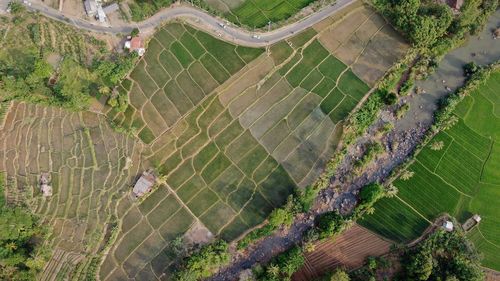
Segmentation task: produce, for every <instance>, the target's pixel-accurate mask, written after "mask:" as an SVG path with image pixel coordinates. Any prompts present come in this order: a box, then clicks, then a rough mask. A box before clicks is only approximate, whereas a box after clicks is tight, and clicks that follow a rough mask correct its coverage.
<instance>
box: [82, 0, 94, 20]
mask: <svg viewBox="0 0 500 281" xmlns="http://www.w3.org/2000/svg"><path fill="white" fill-rule="evenodd" d="M83 6H84V7H85V12H86V13H87V16H89V17H95V16H96V14H97V3H96V1H95V0H85V1H83Z"/></svg>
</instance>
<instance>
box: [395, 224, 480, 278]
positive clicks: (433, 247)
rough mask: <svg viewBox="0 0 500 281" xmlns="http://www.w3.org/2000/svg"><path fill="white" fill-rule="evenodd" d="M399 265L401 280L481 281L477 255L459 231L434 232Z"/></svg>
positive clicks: (411, 250) (404, 257) (407, 254)
mask: <svg viewBox="0 0 500 281" xmlns="http://www.w3.org/2000/svg"><path fill="white" fill-rule="evenodd" d="M402 265H403V270H402V272H401V275H402V276H401V277H400V279H402V280H416V281H418V280H461V281H462V280H463V281H479V280H484V274H483V271H482V269H481V265H480V257H479V254H478V252H477V251H476V249H475V248H474V246H473V245H472V243H470V242H469V241H467V239H466V238H465V235H464V234H463V233H462V232H459V231H453V232H447V231H444V230H438V231H436V232H435V233H433V234H432V235H431V236H429V238H427V239H426V240H425V241H423V242H422V243H420V244H419V245H418V246H416V247H415V248H413V249H409V250H407V252H406V253H405V254H404V256H403V258H402Z"/></svg>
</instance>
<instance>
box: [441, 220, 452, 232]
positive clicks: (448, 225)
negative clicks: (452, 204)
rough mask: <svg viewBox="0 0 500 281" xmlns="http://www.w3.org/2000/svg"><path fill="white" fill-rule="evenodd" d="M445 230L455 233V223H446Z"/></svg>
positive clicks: (444, 224)
mask: <svg viewBox="0 0 500 281" xmlns="http://www.w3.org/2000/svg"><path fill="white" fill-rule="evenodd" d="M443 229H444V230H446V231H453V222H451V221H445V222H444V223H443Z"/></svg>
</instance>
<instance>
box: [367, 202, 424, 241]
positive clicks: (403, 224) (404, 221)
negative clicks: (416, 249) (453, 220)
mask: <svg viewBox="0 0 500 281" xmlns="http://www.w3.org/2000/svg"><path fill="white" fill-rule="evenodd" d="M374 208H375V212H374V213H373V214H371V215H365V216H364V217H363V218H362V219H361V220H360V221H359V223H360V224H361V225H362V226H364V227H367V228H369V229H370V230H373V231H375V232H377V233H379V234H381V235H382V236H384V237H387V238H389V239H391V240H394V241H398V242H409V241H411V240H413V239H415V238H417V237H419V236H420V234H422V232H423V231H424V230H425V229H426V228H427V227H428V226H429V225H430V223H429V222H428V221H427V220H426V219H425V218H423V217H422V216H420V215H419V214H417V213H415V211H413V210H412V209H411V208H409V207H408V205H406V204H405V203H403V202H402V201H401V200H399V199H397V198H383V199H381V200H379V201H378V202H377V203H375V206H374Z"/></svg>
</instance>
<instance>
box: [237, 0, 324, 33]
mask: <svg viewBox="0 0 500 281" xmlns="http://www.w3.org/2000/svg"><path fill="white" fill-rule="evenodd" d="M311 2H314V0H279V1H267V0H253V1H249V0H246V1H245V2H243V4H241V5H240V6H238V7H237V8H235V9H233V10H232V11H231V12H230V13H229V14H228V15H227V16H228V19H230V20H232V21H234V22H236V23H241V24H244V25H247V26H251V27H263V26H266V25H267V23H268V22H269V21H271V22H279V21H282V20H285V19H287V18H289V17H291V16H292V15H294V14H295V13H297V12H298V11H299V10H300V9H302V8H303V7H305V6H307V5H309V4H310V3H311Z"/></svg>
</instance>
